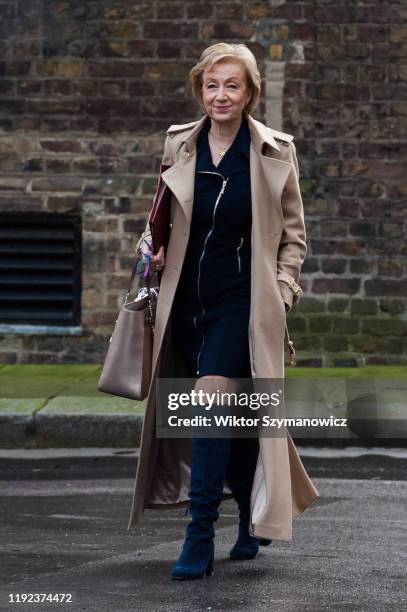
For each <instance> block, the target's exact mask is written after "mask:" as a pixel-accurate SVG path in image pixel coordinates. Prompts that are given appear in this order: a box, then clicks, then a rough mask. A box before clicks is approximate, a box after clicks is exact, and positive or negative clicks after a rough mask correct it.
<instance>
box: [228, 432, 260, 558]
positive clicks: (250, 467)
mask: <svg viewBox="0 0 407 612" xmlns="http://www.w3.org/2000/svg"><path fill="white" fill-rule="evenodd" d="M258 454H259V442H258V440H257V439H255V438H234V439H233V440H232V447H231V456H230V463H229V470H228V481H229V484H230V488H231V491H232V495H233V497H234V498H235V500H236V501H237V504H238V507H239V531H238V538H237V541H236V543H235V545H234V546H233V548H232V550H231V551H230V554H229V558H230V559H231V560H232V561H243V560H246V559H254V558H255V557H256V556H257V553H258V552H259V546H260V544H261V545H263V546H264V545H266V546H267V544H266V542H270V541H266V540H259V538H255V537H253V536H251V535H250V533H249V522H250V495H251V490H252V484H253V478H254V473H255V470H256V464H257V457H258ZM263 542H264V543H263Z"/></svg>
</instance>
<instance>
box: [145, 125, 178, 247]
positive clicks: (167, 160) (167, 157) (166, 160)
mask: <svg viewBox="0 0 407 612" xmlns="http://www.w3.org/2000/svg"><path fill="white" fill-rule="evenodd" d="M161 163H162V164H171V165H172V164H173V163H174V162H173V158H172V152H171V144H170V138H169V136H168V135H167V136H166V138H165V143H164V153H163V156H162V160H161ZM147 244H151V230H150V224H149V222H148V218H147V222H146V227H145V229H144V231H143V233H142V234H141V236H140V238H139V240H138V242H137V244H136V253H137V254H139V253H142V252H143V247H144V245H145V246H146V247H147Z"/></svg>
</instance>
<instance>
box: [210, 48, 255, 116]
mask: <svg viewBox="0 0 407 612" xmlns="http://www.w3.org/2000/svg"><path fill="white" fill-rule="evenodd" d="M250 98H251V91H250V89H249V88H248V86H247V81H246V75H245V69H244V67H243V66H242V64H241V63H240V62H238V61H236V60H229V59H228V60H221V61H219V62H217V63H216V64H214V65H213V66H212V68H211V69H210V70H205V71H204V73H203V75H202V99H203V103H204V107H205V111H206V112H207V114H208V115H209V116H210V117H211V118H212V119H214V120H215V121H220V122H222V123H224V122H228V121H233V120H235V119H237V118H240V117H241V116H242V113H243V110H244V108H245V106H246V105H247V103H248V102H249V100H250Z"/></svg>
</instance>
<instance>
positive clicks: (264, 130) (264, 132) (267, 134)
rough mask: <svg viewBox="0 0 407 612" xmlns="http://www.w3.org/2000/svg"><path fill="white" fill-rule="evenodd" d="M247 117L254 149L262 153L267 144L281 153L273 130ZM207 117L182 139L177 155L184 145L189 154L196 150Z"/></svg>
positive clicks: (249, 116) (202, 118)
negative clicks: (264, 145)
mask: <svg viewBox="0 0 407 612" xmlns="http://www.w3.org/2000/svg"><path fill="white" fill-rule="evenodd" d="M246 116H247V123H248V126H249V130H250V137H251V141H252V143H253V146H254V148H255V149H256V150H257V151H258V152H259V153H261V152H262V150H263V144H264V143H267V144H269V145H271V146H272V147H274V149H277V151H280V147H279V146H278V144H277V142H276V140H275V138H274V136H273V134H272V132H271V129H270V128H268V127H267V126H266V125H264V124H263V123H261V122H260V121H257V120H256V119H253V117H252V116H251V115H246ZM207 117H208V115H207V114H206V113H205V115H203V116H202V117H201V119H199V120H198V121H197V122H196V123H195V125H194V126H193V127H192V130H191V131H190V132H189V133H188V134H187V135H186V136H183V137H181V140H180V141H179V142H178V146H177V149H176V153H178V151H179V149H180V148H181V146H182V145H183V144H185V148H186V150H187V151H188V152H189V153H191V152H192V151H193V150H194V149H195V147H196V142H197V140H198V135H199V132H200V131H201V129H202V128H203V126H204V125H205V121H206V119H207Z"/></svg>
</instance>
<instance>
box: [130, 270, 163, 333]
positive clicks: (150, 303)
mask: <svg viewBox="0 0 407 612" xmlns="http://www.w3.org/2000/svg"><path fill="white" fill-rule="evenodd" d="M139 261H140V258H136V261H135V263H134V266H133V269H132V272H131V276H130V281H129V286H128V289H127V293H126V296H125V298H124V306H125V305H126V304H127V303H128V298H129V295H130V293H131V287H132V285H133V281H134V277H135V276H136V274H137V265H138V262H139ZM155 272H156V273H157V279H158V286H159V285H160V281H161V271H159V270H158V269H157V268H156V269H155V270H153V271H152V272H150V271H149V272H148V274H147V275H146V276H145V277H144V278H145V283H146V284H145V288H146V289H147V295H148V309H149V315H150V316H149V319H148V322H149V323H150V325H151V328H152V331H153V333H154V329H155V316H154V311H153V301H154V296H153V293H152V291H151V280H152V277H153V274H154V273H155Z"/></svg>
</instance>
